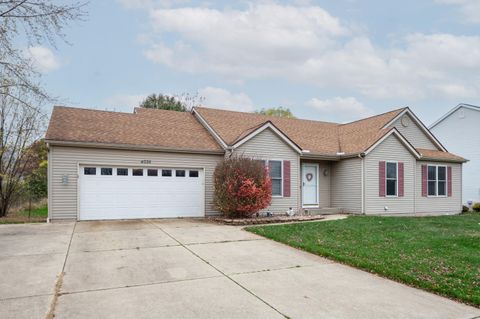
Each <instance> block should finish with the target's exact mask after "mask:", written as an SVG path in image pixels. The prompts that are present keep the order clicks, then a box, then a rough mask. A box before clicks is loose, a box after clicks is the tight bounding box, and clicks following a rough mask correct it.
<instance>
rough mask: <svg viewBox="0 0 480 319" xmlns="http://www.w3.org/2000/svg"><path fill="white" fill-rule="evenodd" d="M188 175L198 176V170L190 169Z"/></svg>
mask: <svg viewBox="0 0 480 319" xmlns="http://www.w3.org/2000/svg"><path fill="white" fill-rule="evenodd" d="M188 176H189V177H198V171H189V172H188Z"/></svg>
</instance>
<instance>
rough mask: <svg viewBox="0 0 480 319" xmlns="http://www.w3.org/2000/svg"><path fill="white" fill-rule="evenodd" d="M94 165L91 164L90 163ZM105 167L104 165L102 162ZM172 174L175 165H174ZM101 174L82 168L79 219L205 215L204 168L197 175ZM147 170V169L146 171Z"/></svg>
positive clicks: (114, 172)
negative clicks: (89, 172) (90, 173)
mask: <svg viewBox="0 0 480 319" xmlns="http://www.w3.org/2000/svg"><path fill="white" fill-rule="evenodd" d="M89 167H91V166H89ZM103 167H105V166H103ZM172 170H173V171H172V173H173V175H174V174H175V173H174V169H172ZM182 170H185V171H186V174H185V175H186V176H185V177H176V176H175V175H174V176H171V177H164V176H161V170H159V173H158V175H159V176H132V170H131V169H129V175H128V176H116V170H115V169H114V170H113V174H114V175H112V176H102V175H99V174H100V169H99V168H98V167H97V175H84V174H83V169H82V167H81V172H80V183H79V187H80V191H79V194H80V199H79V203H80V219H82V220H92V219H129V218H167V217H198V216H204V178H203V176H204V175H203V170H201V169H197V168H195V169H194V170H196V171H198V172H199V176H198V177H189V174H188V171H189V169H183V168H182ZM146 174H147V171H146V169H145V170H144V175H146Z"/></svg>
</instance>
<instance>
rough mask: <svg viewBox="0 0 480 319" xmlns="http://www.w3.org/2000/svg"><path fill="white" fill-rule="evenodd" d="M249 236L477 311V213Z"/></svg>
mask: <svg viewBox="0 0 480 319" xmlns="http://www.w3.org/2000/svg"><path fill="white" fill-rule="evenodd" d="M247 230H248V231H251V232H253V233H256V234H259V235H262V236H265V237H268V238H271V239H273V240H276V241H279V242H282V243H285V244H288V245H291V246H293V247H297V248H300V249H304V250H306V251H309V252H311V253H314V254H317V255H320V256H325V257H327V258H331V259H334V260H337V261H339V262H342V263H345V264H348V265H352V266H355V267H357V268H361V269H364V270H367V271H370V272H373V273H376V274H379V275H381V276H384V277H387V278H390V279H393V280H396V281H399V282H403V283H406V284H409V285H411V286H415V287H418V288H422V289H425V290H428V291H432V292H435V293H438V294H440V295H444V296H447V297H450V298H453V299H457V300H460V301H463V302H465V303H469V304H472V305H475V306H477V307H479V306H480V213H470V214H465V215H459V216H442V217H373V216H372V217H370V216H351V217H349V218H347V219H343V220H336V221H327V222H310V223H300V224H288V225H274V226H273V225H272V226H256V227H249V228H247Z"/></svg>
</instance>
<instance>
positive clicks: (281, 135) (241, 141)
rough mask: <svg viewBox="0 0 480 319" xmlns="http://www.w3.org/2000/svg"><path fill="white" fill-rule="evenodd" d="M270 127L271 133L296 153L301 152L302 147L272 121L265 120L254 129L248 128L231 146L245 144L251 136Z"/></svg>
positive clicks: (235, 146)
mask: <svg viewBox="0 0 480 319" xmlns="http://www.w3.org/2000/svg"><path fill="white" fill-rule="evenodd" d="M267 129H270V130H271V131H272V132H273V133H275V134H276V135H277V136H278V137H279V138H280V139H281V140H283V141H284V142H285V143H286V144H287V145H289V146H290V147H291V148H293V149H294V150H295V151H296V152H297V153H302V149H301V148H300V147H298V145H297V144H295V142H293V141H292V140H291V139H290V138H289V137H288V136H287V135H285V134H284V133H283V132H282V131H281V130H279V129H278V128H277V127H276V126H275V125H274V124H273V123H272V122H270V121H267V122H265V123H264V124H263V125H260V126H258V127H257V128H256V129H253V130H250V131H249V133H247V134H245V135H244V136H242V137H240V138H238V139H237V141H236V142H235V144H234V145H233V148H237V147H240V146H241V145H243V144H245V143H246V142H248V141H249V140H251V139H252V138H255V136H257V135H258V134H260V133H262V132H263V131H265V130H267Z"/></svg>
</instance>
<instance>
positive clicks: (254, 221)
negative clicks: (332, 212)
mask: <svg viewBox="0 0 480 319" xmlns="http://www.w3.org/2000/svg"><path fill="white" fill-rule="evenodd" d="M322 219H325V217H324V216H321V215H313V216H271V217H252V218H234V219H232V218H225V217H214V218H213V221H215V222H217V223H220V224H224V225H232V226H247V225H261V224H280V223H293V222H306V221H313V220H322Z"/></svg>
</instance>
